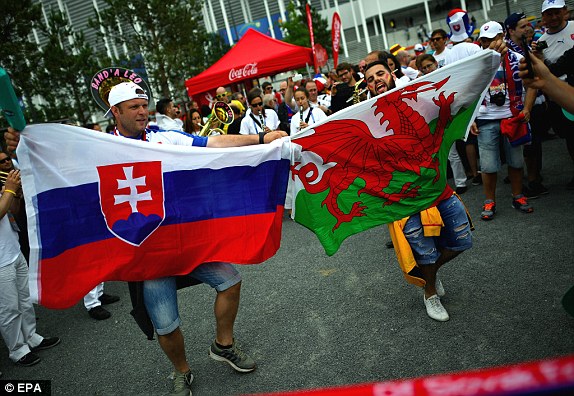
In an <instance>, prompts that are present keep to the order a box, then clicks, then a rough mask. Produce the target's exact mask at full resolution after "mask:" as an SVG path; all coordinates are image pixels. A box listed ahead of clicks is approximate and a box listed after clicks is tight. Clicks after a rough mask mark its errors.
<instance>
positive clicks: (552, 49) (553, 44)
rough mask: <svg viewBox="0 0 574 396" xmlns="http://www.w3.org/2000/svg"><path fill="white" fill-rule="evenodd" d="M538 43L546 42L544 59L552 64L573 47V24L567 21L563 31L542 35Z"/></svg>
mask: <svg viewBox="0 0 574 396" xmlns="http://www.w3.org/2000/svg"><path fill="white" fill-rule="evenodd" d="M538 41H546V43H547V44H548V48H546V49H545V50H544V51H542V52H543V54H544V59H546V60H548V61H550V62H551V63H554V62H556V61H557V60H558V58H560V57H561V56H562V55H564V52H566V51H568V50H569V49H570V48H572V47H574V23H573V22H572V21H568V22H567V23H566V26H565V27H564V29H562V30H560V31H559V32H556V33H548V32H546V33H544V34H543V35H542V37H540V39H539V40H538Z"/></svg>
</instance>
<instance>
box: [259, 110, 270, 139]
mask: <svg viewBox="0 0 574 396" xmlns="http://www.w3.org/2000/svg"><path fill="white" fill-rule="evenodd" d="M264 111H265V109H264V108H263V109H261V111H260V112H259V121H261V132H265V133H267V132H269V131H266V129H269V128H267V125H265V118H264V117H263V112H264Z"/></svg>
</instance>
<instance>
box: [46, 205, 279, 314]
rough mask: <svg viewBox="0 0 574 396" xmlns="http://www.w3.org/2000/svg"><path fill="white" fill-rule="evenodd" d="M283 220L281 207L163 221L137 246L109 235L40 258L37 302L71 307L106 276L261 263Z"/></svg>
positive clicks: (273, 248)
mask: <svg viewBox="0 0 574 396" xmlns="http://www.w3.org/2000/svg"><path fill="white" fill-rule="evenodd" d="M282 221H283V207H282V206H279V207H277V212H275V213H265V214H256V215H250V216H238V217H231V218H223V219H211V220H205V221H198V222H193V223H185V224H176V225H169V226H162V227H159V228H158V229H157V230H156V231H155V232H154V233H153V234H152V235H151V236H150V237H149V238H148V239H146V241H145V242H144V243H142V245H141V246H139V247H135V246H132V245H129V244H127V243H125V242H123V241H121V240H119V239H117V238H110V239H106V240H103V241H99V242H94V243H89V244H86V245H83V246H80V247H77V248H73V249H69V250H67V251H65V252H64V253H62V254H60V255H58V256H57V257H54V258H51V259H45V260H42V261H41V262H40V266H39V271H38V273H39V279H38V290H39V303H40V304H41V305H43V306H45V307H48V308H69V307H71V306H73V305H74V304H76V303H77V302H78V301H79V300H80V299H82V298H83V297H84V295H86V293H87V292H88V291H90V290H91V289H93V288H94V287H95V286H96V285H97V284H99V283H100V282H103V281H111V280H116V281H138V280H145V279H156V278H161V277H165V276H171V275H184V274H188V273H190V272H191V271H192V270H193V269H194V268H195V267H197V266H198V265H199V264H201V263H205V262H210V261H224V262H231V263H235V264H257V263H261V262H263V261H265V260H267V259H268V258H270V257H272V256H273V255H274V254H275V253H276V252H277V249H279V246H280V243H281V225H282V224H281V223H282ZM85 263H89V264H88V265H86V264H85Z"/></svg>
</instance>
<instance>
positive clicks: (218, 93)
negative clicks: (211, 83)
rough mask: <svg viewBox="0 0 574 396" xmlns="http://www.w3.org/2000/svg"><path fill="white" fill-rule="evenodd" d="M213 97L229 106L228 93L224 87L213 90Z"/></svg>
mask: <svg viewBox="0 0 574 396" xmlns="http://www.w3.org/2000/svg"><path fill="white" fill-rule="evenodd" d="M215 97H216V98H217V100H218V101H220V102H224V103H227V104H229V93H228V92H227V91H226V90H225V88H224V87H219V88H217V89H216V90H215Z"/></svg>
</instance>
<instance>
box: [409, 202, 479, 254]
mask: <svg viewBox="0 0 574 396" xmlns="http://www.w3.org/2000/svg"><path fill="white" fill-rule="evenodd" d="M437 208H438V210H439V212H440V215H441V217H442V221H443V223H444V227H442V228H441V230H440V236H438V237H425V236H424V230H423V226H422V223H421V215H420V213H417V214H415V215H413V216H411V217H409V219H408V220H407V222H406V224H405V227H404V228H403V233H404V234H405V238H406V239H407V241H408V242H409V245H410V247H411V250H412V251H413V255H414V257H415V260H416V262H417V264H420V265H426V264H434V263H436V261H437V260H438V258H439V257H440V251H441V250H442V249H448V250H452V251H455V252H462V251H464V250H467V249H470V248H471V247H472V234H471V233H470V221H469V220H468V216H467V214H466V210H465V209H464V205H463V204H462V202H460V199H458V197H457V196H456V195H453V196H451V197H450V198H447V199H444V200H442V201H441V202H440V203H439V204H438V205H437Z"/></svg>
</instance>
